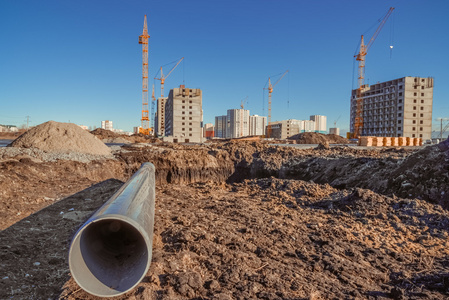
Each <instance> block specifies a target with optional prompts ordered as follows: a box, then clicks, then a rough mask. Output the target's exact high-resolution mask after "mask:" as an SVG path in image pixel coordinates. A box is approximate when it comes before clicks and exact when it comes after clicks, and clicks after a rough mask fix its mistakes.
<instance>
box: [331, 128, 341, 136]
mask: <svg viewBox="0 0 449 300" xmlns="http://www.w3.org/2000/svg"><path fill="white" fill-rule="evenodd" d="M329 134H336V135H340V128H338V127H331V128H329Z"/></svg>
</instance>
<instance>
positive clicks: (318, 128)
mask: <svg viewBox="0 0 449 300" xmlns="http://www.w3.org/2000/svg"><path fill="white" fill-rule="evenodd" d="M310 120H311V121H314V122H315V128H314V131H315V132H319V133H326V132H327V125H326V122H327V117H326V116H321V115H313V116H310Z"/></svg>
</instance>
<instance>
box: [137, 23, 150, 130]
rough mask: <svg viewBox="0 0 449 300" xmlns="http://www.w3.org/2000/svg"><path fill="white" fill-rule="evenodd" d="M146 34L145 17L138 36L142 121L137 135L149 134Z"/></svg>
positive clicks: (147, 35)
mask: <svg viewBox="0 0 449 300" xmlns="http://www.w3.org/2000/svg"><path fill="white" fill-rule="evenodd" d="M149 38H150V35H149V34H148V28H147V15H145V18H144V21H143V32H142V35H140V36H139V44H142V119H141V122H142V124H141V127H140V128H139V133H143V134H145V135H149V134H150V119H149V116H148V115H149V113H148V39H149Z"/></svg>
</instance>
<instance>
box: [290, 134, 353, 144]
mask: <svg viewBox="0 0 449 300" xmlns="http://www.w3.org/2000/svg"><path fill="white" fill-rule="evenodd" d="M288 139H289V140H296V143H297V144H324V143H325V142H328V143H329V144H349V141H348V140H347V139H345V138H344V137H341V136H339V135H336V134H322V133H318V132H303V133H300V134H296V135H294V136H291V137H289V138H288Z"/></svg>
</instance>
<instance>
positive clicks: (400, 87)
mask: <svg viewBox="0 0 449 300" xmlns="http://www.w3.org/2000/svg"><path fill="white" fill-rule="evenodd" d="M399 89H400V90H402V85H400V86H399ZM399 94H401V95H402V93H399Z"/></svg>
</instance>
